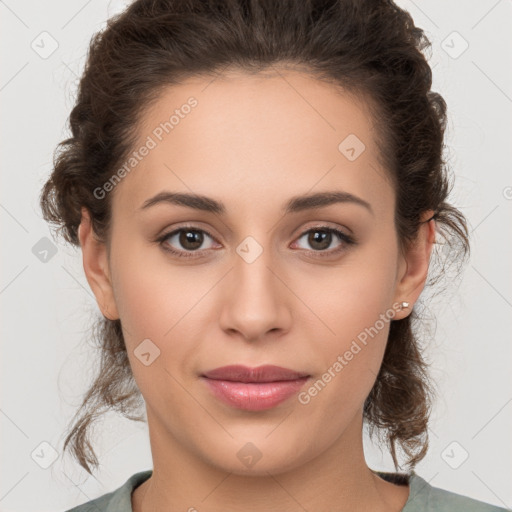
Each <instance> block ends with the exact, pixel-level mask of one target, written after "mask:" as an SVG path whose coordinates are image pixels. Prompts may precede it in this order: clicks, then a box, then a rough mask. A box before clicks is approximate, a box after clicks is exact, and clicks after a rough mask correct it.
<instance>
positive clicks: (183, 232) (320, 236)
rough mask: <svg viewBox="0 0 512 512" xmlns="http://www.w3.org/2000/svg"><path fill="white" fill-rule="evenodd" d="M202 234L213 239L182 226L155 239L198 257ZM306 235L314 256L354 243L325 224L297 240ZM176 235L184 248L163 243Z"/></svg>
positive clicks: (170, 248) (185, 255) (169, 248)
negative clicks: (331, 247) (335, 244)
mask: <svg viewBox="0 0 512 512" xmlns="http://www.w3.org/2000/svg"><path fill="white" fill-rule="evenodd" d="M204 235H206V236H207V237H209V238H211V239H214V237H213V236H212V235H211V234H210V233H208V231H205V230H204V229H199V228H189V227H183V228H179V229H176V230H174V231H172V232H170V233H166V234H164V235H162V236H161V237H160V238H159V239H158V240H157V241H158V242H160V244H161V246H162V248H163V249H164V250H166V251H168V252H170V253H172V254H174V255H176V256H178V257H183V258H190V257H200V256H201V251H199V249H200V247H201V246H202V245H203V242H204V238H205V237H204ZM333 235H335V236H336V237H337V238H338V240H339V241H340V244H339V245H338V247H337V248H335V249H333V250H330V251H326V250H325V249H327V248H328V247H329V246H330V245H331V243H332V241H333ZM306 236H307V242H308V243H309V244H310V245H311V246H312V247H313V249H312V250H308V249H306V251H308V252H310V253H317V254H315V256H328V255H332V254H334V253H338V252H339V251H341V250H343V249H344V248H345V246H346V245H351V244H354V243H355V240H354V239H353V238H352V237H351V236H349V235H347V234H345V233H343V232H342V231H339V230H337V229H334V228H330V227H327V226H322V227H318V228H312V229H309V230H307V231H305V232H304V233H303V234H302V235H301V236H300V237H299V238H298V240H300V239H302V238H304V237H306ZM176 237H177V241H178V242H179V244H180V245H181V247H183V249H184V250H181V249H176V248H175V247H173V246H172V245H171V243H169V242H168V243H165V242H166V241H167V240H172V239H173V238H176ZM315 246H316V247H315ZM210 248H211V247H210ZM207 249H208V248H207ZM207 249H205V250H207ZM194 253H195V254H194Z"/></svg>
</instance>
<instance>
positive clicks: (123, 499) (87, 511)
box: [66, 469, 153, 512]
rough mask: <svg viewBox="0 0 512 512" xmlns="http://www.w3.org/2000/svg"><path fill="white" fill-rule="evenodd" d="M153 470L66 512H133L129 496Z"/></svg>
mask: <svg viewBox="0 0 512 512" xmlns="http://www.w3.org/2000/svg"><path fill="white" fill-rule="evenodd" d="M152 473H153V470H151V469H150V470H146V471H141V472H139V473H135V474H134V475H132V476H131V477H130V478H128V480H126V482H125V483H124V484H123V485H121V486H120V487H118V488H117V489H115V490H114V491H111V492H109V493H106V494H103V495H102V496H99V497H98V498H95V499H93V500H90V501H87V502H86V503H82V504H81V505H78V506H76V507H73V508H71V509H69V510H66V512H133V511H132V502H131V495H132V492H133V490H134V489H135V488H136V487H137V486H139V485H140V484H142V483H143V482H145V481H146V480H147V479H148V478H149V477H150V476H151V475H152Z"/></svg>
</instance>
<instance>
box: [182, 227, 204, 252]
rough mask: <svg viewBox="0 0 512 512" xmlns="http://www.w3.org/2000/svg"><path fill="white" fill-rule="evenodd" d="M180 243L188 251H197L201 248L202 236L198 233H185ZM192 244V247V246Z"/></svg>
mask: <svg viewBox="0 0 512 512" xmlns="http://www.w3.org/2000/svg"><path fill="white" fill-rule="evenodd" d="M180 243H181V244H182V245H183V247H186V248H187V249H197V248H198V247H201V243H202V234H201V233H199V232H198V231H183V232H182V236H181V237H180ZM190 244H192V246H190Z"/></svg>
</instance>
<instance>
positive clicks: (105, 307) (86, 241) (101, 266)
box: [78, 207, 119, 320]
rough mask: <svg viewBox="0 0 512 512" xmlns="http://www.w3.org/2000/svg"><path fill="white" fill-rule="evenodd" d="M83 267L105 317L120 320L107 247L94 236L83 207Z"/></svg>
mask: <svg viewBox="0 0 512 512" xmlns="http://www.w3.org/2000/svg"><path fill="white" fill-rule="evenodd" d="M78 237H79V240H80V246H81V248H82V256H83V265H84V271H85V276H86V278H87V282H88V283H89V286H90V287H91V290H92V291H93V293H94V296H95V297H96V301H97V303H98V307H99V308H100V310H101V312H102V313H103V316H105V317H106V318H108V319H109V320H116V319H118V318H119V314H118V311H117V306H116V303H115V300H114V292H113V287H112V281H111V276H110V272H109V262H108V254H107V248H106V245H105V244H104V243H102V242H99V241H98V240H97V239H96V237H95V236H94V230H93V229H92V224H91V218H90V215H89V212H88V210H87V208H85V207H82V220H81V222H80V226H79V228H78Z"/></svg>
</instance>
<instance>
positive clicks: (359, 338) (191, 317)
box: [81, 71, 433, 474]
mask: <svg viewBox="0 0 512 512" xmlns="http://www.w3.org/2000/svg"><path fill="white" fill-rule="evenodd" d="M284 78H286V79H284ZM190 98H194V99H193V100H190ZM186 105H189V106H188V107H187V106H186ZM173 113H175V118H173V120H172V121H171V122H172V123H173V124H172V126H171V125H170V124H169V123H168V124H167V125H165V122H168V121H169V118H170V116H171V115H172V114H173ZM162 123H164V124H162ZM162 126H164V127H165V128H162ZM139 128H140V129H139V132H138V135H139V144H138V145H137V147H136V148H134V151H138V154H139V157H140V158H138V157H137V158H138V159H137V163H136V165H132V166H131V167H130V163H128V166H127V168H130V171H129V172H126V173H124V174H125V175H124V177H122V179H121V181H120V182H119V183H118V184H117V185H116V186H115V187H114V189H113V190H112V191H110V192H109V193H111V194H113V203H112V208H113V210H112V211H113V213H112V237H111V240H110V246H109V248H108V251H106V252H102V250H100V249H97V250H96V252H95V251H94V250H93V249H92V242H91V243H90V244H89V243H88V240H89V238H86V236H87V235H86V229H87V228H86V225H85V224H82V226H81V237H82V241H83V244H82V246H83V250H84V262H85V268H86V273H87V277H88V280H89V283H90V284H91V287H92V288H93V290H94V292H95V294H96V297H97V298H98V303H99V304H100V307H102V309H103V311H104V312H105V311H107V309H106V308H108V315H107V313H105V314H106V316H109V317H110V318H120V319H121V323H122V326H123V333H124V336H125V341H126V346H127V350H128V354H129V358H130V364H131V367H132V370H133V374H134V377H135V380H136V382H137V384H138V386H139V388H140V390H141V393H142V395H143V397H144V399H145V402H146V406H147V414H148V423H149V427H150V431H151V433H152V435H153V439H152V441H153V442H154V443H160V446H161V448H162V451H165V450H171V451H172V450H175V452H177V450H178V448H176V447H177V446H180V447H181V448H180V450H183V449H184V450H186V451H187V453H188V454H191V455H193V456H195V457H197V458H198V459H200V460H202V461H204V462H206V463H208V464H210V465H211V466H215V467H218V468H222V469H223V470H225V471H230V472H234V473H239V474H245V473H248V472H250V473H251V474H265V472H267V471H270V472H280V471H284V470H286V469H290V468H292V467H295V466H299V465H301V464H305V463H307V462H308V461H311V460H312V459H314V458H315V457H318V456H319V455H320V454H322V453H324V452H325V451H326V450H327V449H328V448H330V449H336V447H341V444H343V443H344V445H345V446H348V445H349V444H350V443H351V442H352V441H353V439H352V437H353V436H360V435H361V432H360V429H359V427H357V428H355V427H354V425H360V421H361V417H362V407H363V404H364V401H365V398H366V397H367V396H368V394H369V392H370V390H371V388H372V386H373V384H374V382H375V379H376V375H377V373H378V371H379V367H380V365H381V362H382V358H383V355H384V350H385V346H386V340H387V337H388V333H389V326H390V321H391V320H397V319H400V318H403V317H404V316H406V315H407V314H408V311H410V310H404V311H399V310H398V308H397V306H396V304H397V303H400V302H401V301H404V300H405V301H408V302H409V303H410V304H411V305H412V304H413V303H414V301H415V300H416V298H417V297H418V295H419V293H420V292H421V289H422V288H423V284H424V280H425V277H426V271H427V268H428V258H429V254H430V247H431V246H430V245H429V241H428V239H427V238H428V237H427V236H425V237H423V238H422V243H421V244H418V248H417V250H416V251H415V252H413V251H411V253H409V254H408V255H402V254H401V253H400V251H399V244H398V239H397V233H396V229H395V225H394V220H393V219H394V208H395V192H394V190H393V188H392V185H391V183H390V180H389V179H388V178H387V177H386V176H387V174H386V170H385V169H383V168H382V167H381V165H380V163H379V148H378V147H377V145H376V142H375V132H374V131H373V130H374V128H373V126H372V121H371V117H370V114H369V112H368V110H367V108H366V105H365V103H364V102H363V101H356V100H355V99H354V98H353V97H349V96H347V95H344V94H343V93H342V92H340V91H339V90H335V89H334V88H332V87H331V86H329V85H328V84H325V83H322V82H319V81H317V80H315V79H314V78H312V77H310V76H307V75H303V74H300V73H298V72H291V71H286V72H283V73H282V76H279V75H276V76H266V77H261V76H247V75H242V74H234V73H233V74H230V75H225V76H224V77H223V78H222V79H220V78H218V79H215V80H213V81H212V79H211V78H209V79H206V78H204V79H199V78H196V79H193V80H188V81H186V82H184V83H182V84H181V85H179V86H174V87H172V88H169V89H168V90H166V91H165V92H164V93H163V94H162V96H161V97H160V98H159V100H158V102H156V103H155V104H153V105H152V107H151V108H150V109H149V110H148V111H146V113H145V115H144V117H143V119H142V122H141V124H140V127H139ZM144 145H145V146H146V148H147V150H143V149H142V150H141V149H140V148H141V147H142V146H144ZM131 163H132V164H134V161H132V162H131ZM165 192H169V193H174V194H176V193H179V194H195V195H198V196H204V197H205V198H209V200H206V201H203V202H200V201H197V200H196V201H192V202H190V204H189V205H188V206H187V205H186V204H185V201H181V204H177V203H175V202H173V201H171V200H160V201H157V200H154V201H150V200H151V199H152V198H154V197H155V196H157V195H158V194H161V193H165ZM324 193H331V194H332V193H338V200H337V201H335V202H333V201H324V202H322V197H323V198H324V199H325V196H319V197H318V198H317V202H316V203H313V202H311V201H309V202H308V201H307V200H300V198H301V197H303V196H310V195H315V194H324ZM331 199H332V197H331ZM217 203H218V204H217ZM315 204H316V206H315ZM145 205H146V206H145ZM194 205H195V206H196V207H197V206H199V205H202V208H196V207H194ZM212 205H216V209H215V211H212ZM288 206H291V207H290V208H288V210H287V207H288ZM208 207H209V208H208ZM431 224H433V223H429V226H430V225H431ZM422 233H423V231H422ZM430 234H431V233H430ZM430 242H432V240H431V239H430ZM89 248H90V249H89ZM95 258H96V259H95ZM407 258H408V259H407ZM102 271H103V272H104V277H103V274H102ZM234 364H240V365H245V366H248V367H257V366H261V365H267V364H268V365H277V366H280V367H284V368H288V369H291V370H295V371H297V372H302V373H305V374H307V375H309V377H308V378H307V379H306V380H303V381H302V385H301V387H300V388H298V389H296V391H295V392H294V393H292V394H291V395H290V396H288V398H286V399H285V400H284V401H281V402H280V403H277V404H274V405H273V406H270V407H266V408H262V409H261V410H252V409H247V408H245V409H244V408H241V407H240V406H235V405H230V404H228V403H227V402H225V401H224V400H222V399H219V398H218V397H217V395H216V394H215V393H214V392H213V391H212V388H211V387H210V385H209V384H208V382H207V381H206V380H205V379H204V378H203V377H201V375H203V374H204V373H206V372H208V371H210V370H213V369H215V368H217V367H222V366H226V365H234ZM248 443H251V444H248ZM241 450H242V451H241ZM244 450H245V451H244ZM244 453H249V454H251V455H256V457H257V458H258V457H261V458H260V459H259V460H258V462H257V463H256V464H255V465H254V466H252V467H249V466H248V465H246V464H244V462H243V454H244ZM153 455H154V456H155V452H154V453H153Z"/></svg>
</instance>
